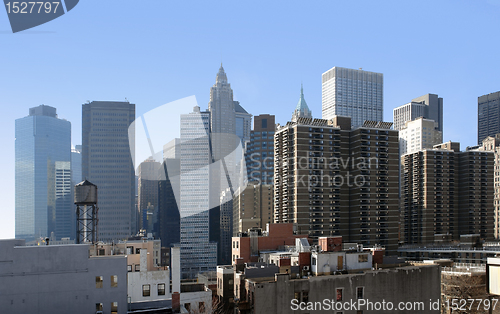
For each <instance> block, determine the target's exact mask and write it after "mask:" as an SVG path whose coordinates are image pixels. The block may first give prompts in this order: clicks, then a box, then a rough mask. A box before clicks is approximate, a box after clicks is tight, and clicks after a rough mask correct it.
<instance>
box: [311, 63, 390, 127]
mask: <svg viewBox="0 0 500 314" xmlns="http://www.w3.org/2000/svg"><path fill="white" fill-rule="evenodd" d="M321 81H322V85H321V86H322V88H321V90H322V93H321V95H322V97H321V98H322V115H321V117H322V119H325V120H330V119H333V118H334V116H346V117H351V126H352V129H355V128H356V127H359V126H362V125H363V123H364V122H365V121H366V120H370V121H382V117H383V116H384V107H383V90H384V76H383V74H382V73H376V72H368V71H363V70H361V69H359V70H354V69H347V68H341V67H333V68H331V69H330V70H328V71H326V72H325V73H323V75H322V76H321Z"/></svg>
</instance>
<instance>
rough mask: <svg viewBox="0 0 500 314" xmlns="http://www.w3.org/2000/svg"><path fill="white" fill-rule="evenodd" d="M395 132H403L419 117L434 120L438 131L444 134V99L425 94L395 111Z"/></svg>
mask: <svg viewBox="0 0 500 314" xmlns="http://www.w3.org/2000/svg"><path fill="white" fill-rule="evenodd" d="M393 117H394V130H401V129H403V128H404V127H405V124H406V122H408V121H412V120H415V119H417V118H419V117H423V118H425V119H429V120H434V121H435V122H436V124H437V125H436V130H438V131H440V132H443V98H441V97H439V96H438V95H436V94H425V95H423V96H420V97H417V98H415V99H413V100H412V101H411V102H409V103H407V104H405V105H402V106H399V107H397V108H395V109H394V110H393Z"/></svg>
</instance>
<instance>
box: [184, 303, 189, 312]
mask: <svg viewBox="0 0 500 314" xmlns="http://www.w3.org/2000/svg"><path fill="white" fill-rule="evenodd" d="M184 308H185V309H186V311H188V312H191V303H184Z"/></svg>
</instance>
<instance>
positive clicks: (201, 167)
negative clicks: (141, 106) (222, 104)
mask: <svg viewBox="0 0 500 314" xmlns="http://www.w3.org/2000/svg"><path fill="white" fill-rule="evenodd" d="M210 116H211V114H210V112H201V111H200V107H198V106H196V107H195V108H194V110H193V112H191V113H189V114H183V115H181V122H180V126H181V133H180V134H181V137H180V139H181V159H180V170H181V173H180V218H181V221H180V249H181V273H182V276H183V278H195V276H196V274H197V273H199V272H203V271H213V270H215V267H216V265H217V243H216V242H211V241H210V238H211V235H210V232H211V229H215V228H211V227H212V226H211V218H213V217H211V216H212V215H211V211H210V210H211V208H210V195H211V193H210V190H211V189H212V188H214V187H213V186H212V184H211V178H210V177H211V170H212V169H211V167H210V166H211V165H210V164H211V162H212V156H211V147H210V143H211V141H210ZM217 219H219V217H217ZM214 231H215V230H214Z"/></svg>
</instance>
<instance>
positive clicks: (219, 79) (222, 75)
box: [215, 61, 227, 83]
mask: <svg viewBox="0 0 500 314" xmlns="http://www.w3.org/2000/svg"><path fill="white" fill-rule="evenodd" d="M215 82H216V83H219V82H220V83H227V75H226V72H224V68H223V67H222V61H221V63H220V68H219V72H218V73H217V77H216V79H215Z"/></svg>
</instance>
